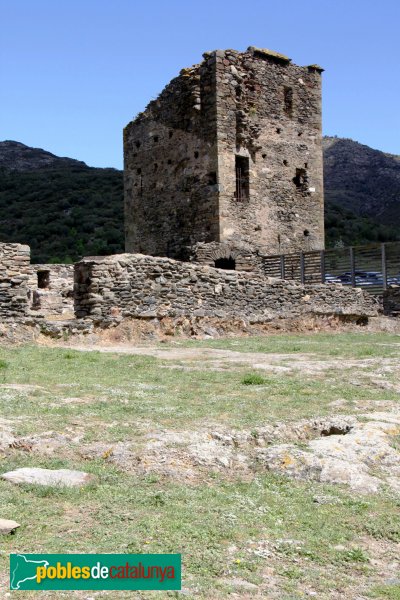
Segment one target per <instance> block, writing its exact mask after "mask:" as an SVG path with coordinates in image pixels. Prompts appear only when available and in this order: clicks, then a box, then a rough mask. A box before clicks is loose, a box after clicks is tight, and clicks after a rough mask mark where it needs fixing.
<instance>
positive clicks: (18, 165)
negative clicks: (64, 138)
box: [0, 140, 89, 171]
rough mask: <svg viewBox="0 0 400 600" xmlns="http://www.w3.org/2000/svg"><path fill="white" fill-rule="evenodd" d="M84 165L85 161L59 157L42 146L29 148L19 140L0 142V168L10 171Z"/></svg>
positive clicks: (85, 165)
mask: <svg viewBox="0 0 400 600" xmlns="http://www.w3.org/2000/svg"><path fill="white" fill-rule="evenodd" d="M74 166H80V167H86V168H89V167H88V166H87V164H86V163H84V162H82V161H80V160H75V159H74V158H67V157H60V156H56V155H55V154H51V152H47V150H42V148H31V147H30V146H25V144H21V142H14V141H13V140H5V141H4V142H0V168H2V167H3V168H5V169H8V170H10V171H36V170H37V169H47V168H51V169H54V168H67V167H74Z"/></svg>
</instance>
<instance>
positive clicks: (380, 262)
mask: <svg viewBox="0 0 400 600" xmlns="http://www.w3.org/2000/svg"><path fill="white" fill-rule="evenodd" d="M262 264H263V269H264V273H265V275H267V276H268V277H278V278H281V279H293V280H296V281H300V282H301V283H326V284H329V283H340V284H342V285H349V286H352V287H361V288H363V289H365V290H366V291H368V292H371V293H373V294H380V293H382V291H383V290H386V289H388V287H391V286H399V285H400V242H388V243H385V244H372V245H368V246H351V247H349V248H332V249H328V250H313V251H310V252H297V253H295V254H275V255H272V256H263V257H262Z"/></svg>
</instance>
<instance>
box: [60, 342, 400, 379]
mask: <svg viewBox="0 0 400 600" xmlns="http://www.w3.org/2000/svg"><path fill="white" fill-rule="evenodd" d="M63 347H64V348H65V346H63ZM70 349H71V350H79V351H82V352H89V351H93V350H95V351H98V352H111V353H121V354H133V355H142V356H153V357H155V358H159V359H161V360H165V361H172V362H174V363H177V362H178V363H186V364H183V365H180V366H182V368H187V369H189V368H190V369H203V368H204V364H203V363H204V361H206V362H207V369H215V370H219V369H222V368H226V366H227V364H238V365H239V364H240V365H250V366H251V368H253V369H263V370H267V371H272V372H293V371H301V372H303V373H309V374H316V373H320V372H323V371H327V370H330V369H334V370H339V369H340V370H343V369H355V370H359V369H362V368H368V369H371V371H375V372H376V371H377V370H379V371H380V372H382V371H383V372H394V371H396V370H398V369H399V368H400V359H398V358H382V357H375V358H360V359H348V358H347V359H346V361H345V363H344V361H343V358H337V359H336V358H335V359H331V358H328V357H326V359H325V358H322V359H321V358H320V357H317V355H314V354H311V353H310V354H306V353H295V354H284V353H268V354H267V353H263V352H238V351H235V350H223V349H217V348H182V347H167V348H160V347H159V346H127V345H116V346H93V347H88V346H70ZM172 366H174V365H171V367H172Z"/></svg>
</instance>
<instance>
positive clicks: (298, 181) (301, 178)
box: [293, 169, 307, 188]
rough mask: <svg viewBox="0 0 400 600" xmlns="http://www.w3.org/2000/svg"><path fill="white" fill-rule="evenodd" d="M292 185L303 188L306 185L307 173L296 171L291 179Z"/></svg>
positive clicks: (300, 170)
mask: <svg viewBox="0 0 400 600" xmlns="http://www.w3.org/2000/svg"><path fill="white" fill-rule="evenodd" d="M293 183H294V184H295V186H296V187H297V188H304V187H305V186H306V185H307V171H306V170H305V169H296V176H295V177H293Z"/></svg>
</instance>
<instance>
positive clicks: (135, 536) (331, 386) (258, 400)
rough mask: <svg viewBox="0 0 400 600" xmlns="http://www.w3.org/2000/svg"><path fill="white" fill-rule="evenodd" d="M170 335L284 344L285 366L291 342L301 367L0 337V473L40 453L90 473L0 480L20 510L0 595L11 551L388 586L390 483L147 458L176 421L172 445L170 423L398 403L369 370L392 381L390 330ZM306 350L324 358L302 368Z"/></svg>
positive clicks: (234, 583) (374, 588) (371, 588)
mask: <svg viewBox="0 0 400 600" xmlns="http://www.w3.org/2000/svg"><path fill="white" fill-rule="evenodd" d="M177 346H178V347H182V348H185V347H189V348H198V349H199V350H201V349H202V348H205V347H208V348H221V349H225V350H234V351H235V352H242V353H244V354H246V355H247V354H248V353H257V354H260V353H261V354H265V355H268V356H272V355H273V354H275V355H276V354H280V355H282V356H281V357H279V356H278V357H276V356H275V361H276V364H277V365H281V366H283V367H288V365H289V366H290V365H291V362H292V361H291V359H290V355H293V357H294V356H295V355H296V356H298V355H299V354H301V355H302V356H303V363H302V364H304V368H300V369H299V368H298V369H293V370H284V371H282V372H279V371H278V372H276V371H271V372H270V371H265V370H261V369H255V368H251V365H249V363H248V362H244V363H243V364H241V363H240V360H238V359H236V362H232V361H230V360H225V361H223V364H222V365H221V361H219V362H218V366H216V365H215V364H214V362H213V360H212V358H210V359H209V360H204V359H201V360H197V361H195V360H176V361H167V360H161V359H158V358H154V357H151V356H143V355H141V356H138V355H131V354H119V353H114V352H108V353H102V352H99V351H93V352H80V351H77V350H70V349H62V348H44V347H18V348H0V386H1V387H0V407H1V413H0V414H1V419H2V420H3V421H4V423H5V424H6V425H7V426H9V427H10V428H11V429H12V433H13V435H14V436H15V438H16V440H17V443H15V444H14V445H13V447H12V448H6V449H4V450H3V451H2V452H0V465H1V473H4V472H6V471H10V470H12V469H14V468H18V467H27V466H41V467H45V468H69V469H79V470H83V471H86V472H88V473H91V474H93V475H94V479H93V482H92V483H91V484H90V485H88V486H86V487H83V488H81V489H59V488H53V487H51V488H44V487H40V486H34V485H29V486H28V485H24V486H13V485H12V484H10V483H8V482H6V481H1V480H0V506H1V511H0V517H2V518H9V519H15V520H16V521H18V522H19V523H20V524H21V527H20V528H19V529H18V530H17V532H16V534H15V535H14V536H3V537H2V538H1V552H0V569H1V570H0V573H2V574H1V575H0V583H1V585H2V586H3V590H4V591H2V592H1V594H3V595H1V597H4V593H5V590H6V587H7V586H8V554H9V553H10V552H26V553H28V552H37V553H40V552H48V553H51V552H53V553H57V552H71V553H72V552H82V553H83V552H89V553H135V552H155V553H157V552H181V553H182V559H183V565H184V568H183V587H184V591H185V597H188V598H192V597H193V598H210V599H211V598H215V599H219V598H226V597H236V598H247V597H249V598H250V597H260V598H261V597H262V598H277V599H282V600H286V599H287V600H289V599H297V598H304V597H307V596H310V597H312V596H314V597H317V598H318V599H325V598H326V599H328V598H329V599H336V598H338V599H339V598H345V599H347V598H348V599H349V600H350V599H352V598H357V597H360V598H361V597H363V598H387V599H392V600H394V599H399V598H400V586H399V584H398V583H399V582H398V581H397V582H396V580H395V579H393V577H391V570H390V564H392V563H395V561H396V560H397V561H398V559H399V558H398V557H399V542H400V523H399V513H400V500H399V499H398V498H397V499H396V497H395V496H394V495H391V494H389V493H387V492H382V493H380V494H377V495H369V496H359V495H357V494H355V493H354V492H351V491H350V490H349V489H348V488H346V487H345V486H332V485H325V484H320V483H312V482H300V481H293V480H290V479H286V478H282V477H278V476H276V475H273V474H272V473H268V472H263V471H262V470H261V469H258V470H257V469H256V470H254V471H253V472H252V473H251V474H249V473H247V474H246V475H245V476H243V475H242V474H241V473H240V472H235V471H234V470H233V471H232V469H231V470H229V469H227V470H224V469H222V468H215V467H209V466H207V465H200V466H199V468H198V469H197V467H196V466H195V465H193V464H191V472H193V473H194V477H192V478H191V479H185V477H179V476H173V475H171V473H169V472H168V470H165V471H162V470H157V469H151V468H148V469H146V468H145V467H143V464H144V465H145V464H146V460H145V458H146V452H147V451H148V443H149V434H150V437H151V435H152V434H154V436H155V439H157V435H158V434H160V433H161V434H162V435H172V438H171V439H172V440H175V441H172V442H170V445H172V447H173V450H174V451H175V450H177V451H180V450H181V449H182V448H183V445H182V442H181V441H180V440H179V435H182V434H185V435H189V436H190V435H191V434H193V435H195V434H196V432H199V431H202V432H208V431H210V432H211V431H223V432H227V431H230V430H235V431H242V430H246V431H250V432H251V431H253V430H254V429H255V428H257V427H260V426H264V425H267V424H274V423H276V422H278V421H285V422H292V421H296V420H299V419H304V418H311V417H315V416H321V415H332V414H336V413H340V414H348V415H351V414H360V411H361V412H362V411H363V410H364V411H365V410H368V411H373V410H378V411H379V410H382V406H384V407H386V408H387V407H388V406H390V407H392V406H395V405H396V402H398V400H399V394H398V392H396V391H394V389H393V387H391V386H390V385H388V387H378V386H377V385H376V384H375V383H376V381H375V380H376V378H381V379H382V378H383V379H384V381H385V382H388V384H392V386H393V384H394V383H395V382H396V380H398V376H397V374H396V369H395V368H393V366H394V365H396V364H397V367H398V364H399V363H400V338H399V336H395V335H389V334H355V333H354V334H336V335H332V334H331V335H328V334H313V335H292V336H290V335H285V336H278V335H275V336H270V337H265V338H240V339H239V338H235V339H233V338H232V339H226V340H210V341H206V342H192V341H190V342H184V341H182V342H179V343H178V344H174V347H175V348H176V347H177ZM164 347H165V346H164ZM288 355H289V356H288ZM257 360H259V359H257ZM316 361H317V362H319V363H324V364H325V368H323V369H321V370H320V371H317V372H316V371H315V370H314V371H312V369H311V372H312V374H310V363H312V362H314V363H315V362H316ZM329 361H330V362H329ZM349 361H352V366H351V367H348V366H347V365H348V364H349ZM354 364H357V368H355V367H354ZM374 377H375V379H374ZM1 419H0V424H1V423H2V420H1ZM176 434H178V437H176ZM173 435H175V438H174V437H173ZM117 448H120V449H121V448H122V449H123V451H124V452H125V454H124V455H123V457H122V459H121V460H113V455H114V454H115V450H116V449H117ZM121 451H122V450H121ZM115 456H116V454H115ZM138 464H140V465H142V466H141V468H140V469H139V468H138V466H137V465H138ZM316 497H317V498H325V500H326V501H325V500H324V501H323V502H320V501H316ZM23 594H24V595H23V598H24V599H25V598H27V599H28V598H34V597H36V596H35V593H34V592H32V593H29V592H23ZM20 597H22V596H20ZM41 597H43V596H41ZM45 597H46V599H47V598H49V599H52V598H59V597H67V598H71V597H77V598H89V597H90V598H92V597H93V598H94V597H96V598H97V597H99V598H100V597H101V598H103V597H104V598H121V599H123V598H142V597H143V598H148V597H149V598H150V597H151V598H159V597H160V598H161V597H180V594H177V593H175V592H170V593H158V592H147V593H145V592H130V593H128V592H109V593H106V592H102V593H99V592H97V593H95V592H86V593H78V592H76V593H72V592H65V593H63V592H54V594H52V593H51V592H48V593H47V594H46V596H45Z"/></svg>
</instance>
